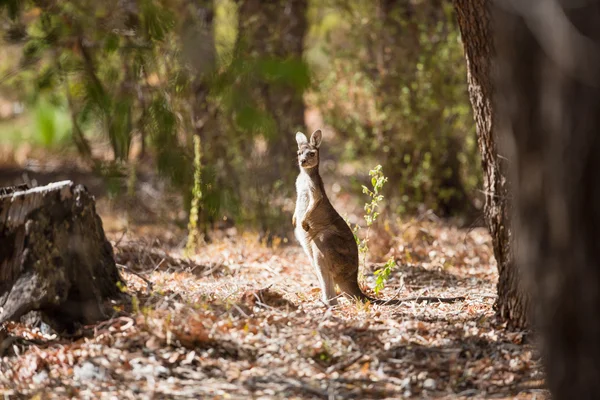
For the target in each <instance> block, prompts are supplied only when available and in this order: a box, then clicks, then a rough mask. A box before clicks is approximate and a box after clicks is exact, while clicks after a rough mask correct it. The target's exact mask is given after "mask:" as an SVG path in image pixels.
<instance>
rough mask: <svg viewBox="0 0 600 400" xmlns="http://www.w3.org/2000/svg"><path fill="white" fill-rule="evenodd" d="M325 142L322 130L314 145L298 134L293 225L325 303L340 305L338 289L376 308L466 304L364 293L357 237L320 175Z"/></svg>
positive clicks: (440, 299)
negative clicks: (421, 303) (414, 303)
mask: <svg viewBox="0 0 600 400" xmlns="http://www.w3.org/2000/svg"><path fill="white" fill-rule="evenodd" d="M321 140H322V133H321V130H316V131H314V132H313V134H312V135H311V137H310V141H309V140H308V139H307V138H306V135H304V134H303V133H302V132H298V133H296V142H297V143H298V166H299V167H300V174H299V175H298V178H297V179H296V192H297V200H296V209H295V211H294V216H293V218H292V225H293V226H294V234H295V236H296V239H298V241H299V242H300V244H301V245H302V247H303V249H304V252H305V253H306V255H307V256H308V258H309V260H310V262H311V264H312V265H313V267H314V269H315V271H316V273H317V277H318V278H319V284H320V286H321V293H322V300H323V302H324V303H325V304H326V305H328V306H334V305H336V304H337V295H336V291H335V285H337V286H338V287H339V288H340V290H341V292H342V293H343V294H344V295H346V296H347V297H350V298H354V299H358V300H361V301H370V302H371V303H375V304H390V305H394V304H400V303H402V302H406V301H441V302H446V303H451V302H455V301H460V300H464V297H452V298H440V297H412V298H405V299H394V300H388V301H385V300H380V299H374V298H372V297H369V296H367V295H366V294H364V293H363V292H362V290H361V289H360V286H359V285H358V263H359V257H358V246H357V245H356V241H355V240H354V235H353V234H352V230H350V227H349V226H348V224H347V223H346V221H344V219H343V218H342V217H341V216H340V214H338V212H337V211H336V210H335V208H334V207H333V205H332V204H331V202H330V201H329V198H328V197H327V194H326V193H325V186H324V185H323V180H322V179H321V175H319V147H320V146H321Z"/></svg>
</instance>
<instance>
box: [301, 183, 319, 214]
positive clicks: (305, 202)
mask: <svg viewBox="0 0 600 400" xmlns="http://www.w3.org/2000/svg"><path fill="white" fill-rule="evenodd" d="M315 190H318V188H316V187H315V184H314V183H313V182H312V180H311V179H310V177H309V176H308V175H307V174H304V173H301V174H300V175H298V179H297V180H296V193H297V198H296V215H297V216H303V215H304V213H305V212H306V210H307V209H308V206H309V204H310V203H311V201H314V191H315Z"/></svg>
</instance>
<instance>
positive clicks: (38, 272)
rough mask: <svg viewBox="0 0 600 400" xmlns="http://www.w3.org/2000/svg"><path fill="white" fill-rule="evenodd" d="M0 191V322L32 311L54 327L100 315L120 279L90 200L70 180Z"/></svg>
mask: <svg viewBox="0 0 600 400" xmlns="http://www.w3.org/2000/svg"><path fill="white" fill-rule="evenodd" d="M5 192H6V193H7V194H4V195H0V323H3V322H5V321H8V320H18V319H19V318H20V317H22V316H24V315H25V314H27V313H28V312H30V311H40V312H41V315H42V318H43V320H44V322H45V323H47V324H48V325H50V326H51V327H52V328H54V329H55V330H57V331H59V332H61V331H65V330H67V331H69V330H72V329H74V328H75V327H77V325H78V324H88V323H92V322H95V321H98V320H100V319H103V318H105V316H106V314H105V311H104V306H103V304H104V302H105V301H106V300H108V299H114V298H118V297H120V296H121V293H122V292H121V290H120V288H121V287H123V285H124V284H123V281H122V279H121V277H120V275H119V272H118V270H117V267H116V265H115V261H114V257H113V250H112V247H111V245H110V243H109V242H108V240H107V239H106V236H105V235H104V230H103V228H102V221H101V220H100V217H99V216H98V215H97V214H96V208H95V202H94V198H93V197H92V196H91V195H90V194H89V193H88V191H87V190H86V188H85V187H83V186H81V185H74V184H73V182H71V181H63V182H56V183H52V184H50V185H47V186H43V187H38V188H34V189H28V190H24V191H19V190H18V189H17V190H8V191H5Z"/></svg>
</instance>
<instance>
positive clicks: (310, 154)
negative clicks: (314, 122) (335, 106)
mask: <svg viewBox="0 0 600 400" xmlns="http://www.w3.org/2000/svg"><path fill="white" fill-rule="evenodd" d="M322 138H323V136H322V134H321V130H320V129H317V130H316V131H314V132H313V134H312V135H310V141H309V140H308V139H307V138H306V135H304V133H302V132H298V133H296V142H298V165H299V166H300V168H314V167H316V166H317V165H319V146H320V145H321V139H322Z"/></svg>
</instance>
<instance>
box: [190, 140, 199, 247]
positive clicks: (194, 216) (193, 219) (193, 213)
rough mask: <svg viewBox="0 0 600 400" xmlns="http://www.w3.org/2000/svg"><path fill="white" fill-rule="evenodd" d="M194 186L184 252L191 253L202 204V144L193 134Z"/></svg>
mask: <svg viewBox="0 0 600 400" xmlns="http://www.w3.org/2000/svg"><path fill="white" fill-rule="evenodd" d="M193 139H194V187H193V189H192V206H191V209H190V218H189V222H188V240H187V245H186V252H187V253H188V254H192V253H193V252H194V251H195V250H196V247H197V246H198V242H199V240H200V230H199V227H198V222H199V219H200V206H201V204H202V146H201V142H200V136H197V135H195V136H194V138H193Z"/></svg>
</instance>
